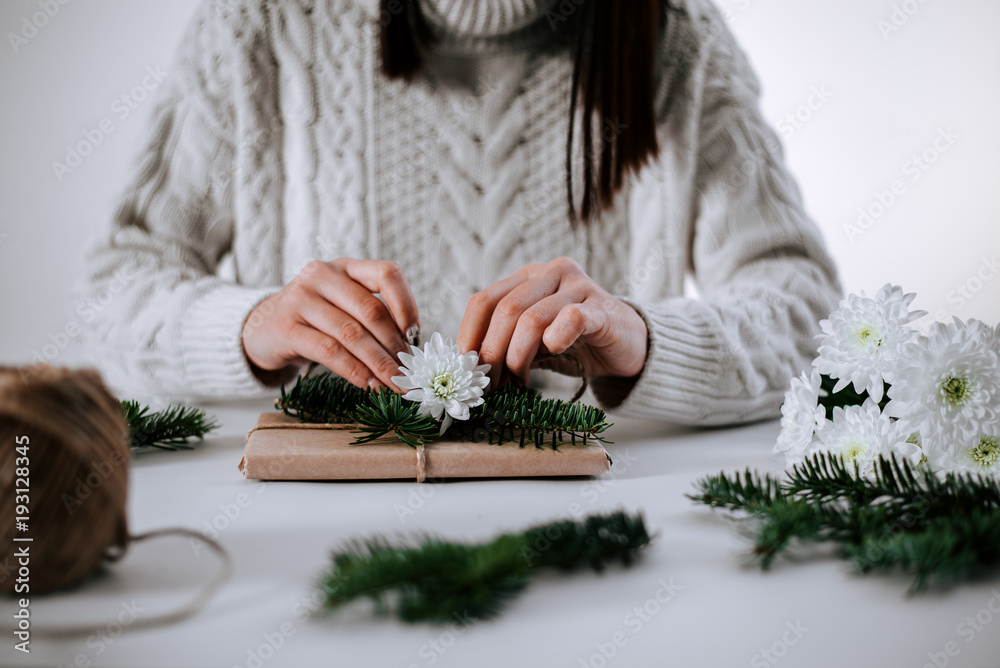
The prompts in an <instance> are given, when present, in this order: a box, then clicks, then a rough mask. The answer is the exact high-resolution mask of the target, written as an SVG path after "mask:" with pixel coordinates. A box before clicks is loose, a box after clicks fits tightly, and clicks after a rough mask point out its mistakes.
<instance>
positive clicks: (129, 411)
mask: <svg viewBox="0 0 1000 668" xmlns="http://www.w3.org/2000/svg"><path fill="white" fill-rule="evenodd" d="M120 405H121V409H122V415H123V416H124V417H125V423H126V424H127V425H128V431H129V442H130V444H131V446H132V447H133V448H159V449H160V450H180V449H183V450H191V449H193V448H192V446H191V444H190V439H192V438H197V439H202V438H204V437H205V434H207V433H208V432H210V431H212V430H213V429H218V427H219V425H218V424H216V422H215V421H214V420H211V419H209V418H208V417H206V415H205V412H204V411H202V410H200V409H198V408H194V407H192V406H168V407H167V408H165V409H164V410H162V411H157V412H153V413H151V412H150V407H149V406H143V405H141V404H140V403H139V402H137V401H132V400H126V401H122V402H120Z"/></svg>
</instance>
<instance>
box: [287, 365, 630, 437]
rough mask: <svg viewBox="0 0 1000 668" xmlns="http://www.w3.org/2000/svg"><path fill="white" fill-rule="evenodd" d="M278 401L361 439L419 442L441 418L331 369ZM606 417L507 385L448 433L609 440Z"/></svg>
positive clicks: (290, 412)
mask: <svg viewBox="0 0 1000 668" xmlns="http://www.w3.org/2000/svg"><path fill="white" fill-rule="evenodd" d="M274 405H275V408H279V409H281V410H282V411H283V412H284V413H285V414H286V415H289V416H291V417H294V418H296V419H298V420H301V421H302V422H312V423H342V424H350V423H357V424H359V425H361V427H360V429H359V431H360V432H361V433H363V434H364V435H363V436H359V437H358V439H357V440H355V444H363V443H369V442H371V441H373V440H375V439H377V438H381V437H382V436H385V435H387V434H395V435H396V436H397V437H398V438H399V439H400V440H401V441H403V442H404V443H406V444H407V445H410V446H412V447H416V446H418V445H423V444H424V443H425V442H426V441H427V440H429V439H432V438H434V437H436V436H437V434H438V422H437V421H436V420H433V419H431V418H429V417H426V416H420V415H419V414H418V404H416V403H415V402H410V401H407V400H405V399H403V398H402V396H401V395H398V394H395V393H392V392H387V391H376V390H362V389H359V388H357V387H354V386H353V385H351V384H350V383H349V382H348V381H346V380H345V379H343V378H341V377H339V376H335V375H333V374H332V373H330V372H329V371H324V372H323V373H321V374H317V375H315V376H304V377H301V378H299V380H298V382H297V383H296V384H295V386H294V387H292V388H291V390H288V391H287V392H286V390H285V386H284V385H282V386H281V396H280V397H279V398H278V399H277V401H275V404H274ZM605 418H606V416H605V414H604V411H602V410H600V409H599V408H595V407H593V406H588V405H585V404H581V403H579V402H572V403H571V402H565V401H560V400H558V399H543V398H542V397H541V395H540V394H539V392H538V390H536V389H534V388H530V387H512V386H510V385H507V386H504V387H502V388H500V389H498V390H496V391H495V392H492V393H490V394H488V395H486V397H484V402H483V403H482V404H480V405H479V406H476V407H475V408H473V409H472V410H471V411H470V415H469V419H468V420H456V421H455V422H453V423H452V425H451V427H449V428H448V431H447V432H445V436H446V437H449V438H461V439H465V440H469V441H484V440H485V441H488V442H489V443H491V444H493V443H495V444H497V445H502V444H504V443H510V442H517V443H518V445H520V446H521V447H524V446H525V445H527V444H528V443H531V444H533V445H534V446H535V447H536V448H542V447H546V446H548V447H552V448H558V447H559V445H561V444H562V443H565V442H566V441H569V442H570V443H571V444H573V445H576V444H577V443H578V442H579V443H580V444H581V445H586V444H587V441H588V440H597V441H601V442H604V443H607V442H608V441H606V440H605V439H604V438H603V436H602V435H601V434H603V433H604V431H605V430H607V429H608V427H610V426H611V425H610V423H608V422H607V420H606V419H605Z"/></svg>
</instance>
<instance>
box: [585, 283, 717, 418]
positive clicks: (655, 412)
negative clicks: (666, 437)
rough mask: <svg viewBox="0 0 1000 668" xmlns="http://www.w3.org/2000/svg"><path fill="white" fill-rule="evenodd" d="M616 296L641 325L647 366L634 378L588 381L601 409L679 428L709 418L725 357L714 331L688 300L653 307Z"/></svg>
mask: <svg viewBox="0 0 1000 668" xmlns="http://www.w3.org/2000/svg"><path fill="white" fill-rule="evenodd" d="M616 298H617V299H619V300H621V301H622V302H624V303H626V304H628V305H629V306H631V307H632V308H634V309H635V310H636V312H637V313H638V314H639V315H640V316H641V317H642V319H643V320H644V321H645V322H646V330H647V332H648V337H649V338H648V341H647V351H646V364H645V366H644V367H643V369H642V371H641V372H640V373H639V375H638V376H636V377H634V378H594V379H592V382H591V387H592V389H593V393H594V397H595V398H596V399H597V401H598V403H599V404H600V405H601V407H602V408H604V409H605V410H608V411H613V412H614V413H616V414H618V415H622V416H626V417H637V418H653V419H657V420H661V421H662V420H666V421H670V422H678V423H684V424H697V423H702V422H705V421H706V420H708V418H709V416H708V415H707V414H706V412H707V411H709V410H711V409H709V406H717V405H718V402H719V395H720V391H721V392H723V393H724V392H725V388H720V387H717V385H718V382H719V379H720V378H721V377H723V375H724V374H723V373H722V369H721V366H722V364H723V362H724V360H725V359H726V358H727V356H728V354H727V353H726V349H725V346H724V345H722V344H721V342H719V341H718V339H717V334H716V332H717V328H715V327H713V326H712V325H711V324H710V323H708V322H706V321H705V319H704V318H703V317H700V312H699V310H698V309H695V308H692V300H689V299H684V298H674V299H669V300H666V301H664V302H660V303H657V304H655V305H652V304H639V303H636V302H634V301H632V300H630V299H628V298H626V297H616ZM708 421H710V420H708Z"/></svg>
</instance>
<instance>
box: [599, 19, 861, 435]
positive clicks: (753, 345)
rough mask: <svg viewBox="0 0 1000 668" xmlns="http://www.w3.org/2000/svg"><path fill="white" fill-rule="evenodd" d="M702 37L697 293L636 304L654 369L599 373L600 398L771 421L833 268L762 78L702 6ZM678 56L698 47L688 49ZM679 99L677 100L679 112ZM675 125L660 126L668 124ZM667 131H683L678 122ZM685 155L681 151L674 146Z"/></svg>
mask: <svg viewBox="0 0 1000 668" xmlns="http://www.w3.org/2000/svg"><path fill="white" fill-rule="evenodd" d="M704 4H705V5H706V7H705V9H704V12H705V14H704V16H701V17H696V18H695V19H694V21H695V22H696V23H697V24H698V25H699V26H700V28H699V29H698V32H701V33H702V38H701V39H703V43H702V45H701V48H700V49H698V56H697V57H693V56H692V59H693V60H695V61H696V62H692V63H690V68H689V72H688V74H687V76H688V79H689V82H693V83H689V84H688V85H687V87H686V88H685V87H684V86H682V87H681V88H682V89H684V90H683V93H681V91H680V89H678V94H683V96H684V98H685V102H686V103H687V104H689V105H690V107H691V110H690V111H689V112H687V113H691V114H693V115H692V117H691V120H690V122H689V123H686V124H683V125H685V127H688V128H690V130H689V132H688V137H689V139H686V138H680V139H679V138H678V137H677V136H676V134H671V133H664V134H662V135H661V142H662V144H661V145H664V146H665V147H667V148H666V149H665V150H670V148H669V147H671V146H676V145H678V144H684V143H688V144H689V150H690V151H691V153H692V155H691V156H690V160H689V162H690V163H691V164H692V169H691V170H690V173H691V179H690V180H691V182H690V183H688V184H683V185H680V186H676V187H680V188H687V189H688V192H689V195H688V197H689V202H690V204H689V209H690V215H689V217H690V220H688V221H661V223H662V224H664V225H667V224H670V225H677V224H682V225H683V224H687V225H689V226H690V231H689V233H688V237H689V242H690V247H689V248H688V249H687V251H688V257H689V258H690V269H691V270H692V272H693V278H694V283H695V286H696V288H697V291H698V293H699V297H698V298H682V297H673V298H667V299H663V300H660V301H649V302H637V301H635V300H632V299H629V298H628V297H627V296H623V297H621V298H622V299H623V301H625V302H626V303H629V304H630V305H631V306H632V307H633V308H635V310H636V311H637V312H638V313H639V314H640V315H641V316H642V318H643V319H644V320H645V323H646V326H647V329H648V333H649V338H648V350H647V358H646V364H645V367H644V369H643V371H642V372H641V373H640V375H639V376H638V377H637V378H635V379H597V381H596V382H594V384H593V386H594V392H595V396H596V397H597V399H598V401H599V402H600V403H601V404H602V405H603V406H604V407H606V408H608V409H611V410H614V411H615V412H617V413H619V414H624V415H629V416H636V417H647V418H655V419H660V420H665V421H669V422H673V423H682V424H692V425H719V424H731V423H738V422H745V421H750V420H756V419H762V418H767V417H775V416H777V415H778V414H779V407H780V404H781V401H782V396H783V393H784V391H785V389H786V388H787V385H788V383H789V380H790V379H791V377H793V376H794V375H796V374H798V373H799V372H800V371H801V370H802V369H804V368H806V367H807V366H808V364H809V363H810V361H811V359H812V358H813V357H814V356H815V353H816V343H815V340H814V336H815V334H816V333H818V331H819V327H818V322H819V320H820V319H822V318H824V317H826V316H827V315H828V314H829V313H830V311H831V310H832V309H833V308H835V306H836V304H837V301H838V300H839V298H840V294H841V288H840V284H839V282H838V278H837V274H836V268H835V266H834V264H833V262H832V260H831V258H830V257H829V255H828V253H827V251H826V250H825V247H824V244H823V240H822V237H821V235H820V232H819V230H818V229H817V227H816V226H815V224H814V223H813V222H812V221H811V220H810V219H809V217H808V216H807V215H806V213H805V211H804V209H803V204H802V199H801V195H800V193H799V191H798V188H797V186H796V184H795V182H794V180H793V179H792V177H791V176H790V174H789V173H788V171H787V170H786V168H785V166H784V164H783V158H782V151H781V146H780V143H779V141H778V138H777V135H776V134H775V132H774V131H773V130H772V129H771V128H770V127H769V126H768V125H767V124H766V122H765V121H764V119H763V118H762V116H761V113H760V111H759V108H758V97H759V92H760V88H759V83H758V81H757V79H756V77H755V75H754V74H753V72H752V70H751V68H750V65H749V63H748V61H747V59H746V57H745V55H744V54H743V53H742V51H741V50H740V48H739V47H738V46H737V44H736V43H735V40H734V38H733V36H732V35H731V33H730V32H729V31H728V29H727V28H726V27H725V25H724V22H723V20H722V17H721V16H720V15H719V13H718V11H717V10H716V9H715V8H714V7H712V6H709V5H710V3H708V2H706V3H704ZM688 49H689V50H688V51H687V52H685V53H682V54H681V55H682V56H684V55H688V56H691V54H692V53H693V51H691V50H690V44H689V45H688ZM676 109H677V107H676V106H673V107H672V110H676ZM672 123H673V121H666V120H664V121H661V129H662V128H663V127H664V126H666V125H668V124H671V126H672V127H676V126H673V125H672ZM671 132H674V130H672V131H671ZM678 150H683V149H678Z"/></svg>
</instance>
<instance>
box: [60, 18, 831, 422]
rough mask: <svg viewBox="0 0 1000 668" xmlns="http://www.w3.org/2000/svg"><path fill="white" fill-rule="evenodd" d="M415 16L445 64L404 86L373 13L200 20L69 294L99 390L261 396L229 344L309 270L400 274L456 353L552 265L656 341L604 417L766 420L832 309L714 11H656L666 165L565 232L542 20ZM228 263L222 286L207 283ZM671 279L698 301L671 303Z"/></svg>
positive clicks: (808, 237) (557, 60) (745, 74)
mask: <svg viewBox="0 0 1000 668" xmlns="http://www.w3.org/2000/svg"><path fill="white" fill-rule="evenodd" d="M423 2H424V3H425V4H424V9H425V13H426V15H427V17H428V21H429V22H430V24H431V27H432V29H433V30H434V31H435V33H436V34H437V35H438V36H439V42H438V44H437V45H436V46H435V49H434V50H433V52H432V53H431V54H429V56H428V58H427V62H426V67H425V70H424V71H423V72H422V73H421V74H420V75H419V76H417V77H416V78H415V80H414V81H413V82H411V83H409V84H406V83H403V82H399V81H389V80H387V79H386V78H385V77H383V76H382V75H381V73H380V70H379V59H378V48H377V47H378V44H377V26H376V21H377V20H378V6H377V2H375V0H366V1H365V2H357V1H351V0H277V1H265V0H233V1H230V2H225V3H219V2H214V1H212V0H206V1H205V3H204V4H203V6H202V7H201V8H200V10H199V12H198V14H197V15H196V17H195V18H194V19H193V20H192V22H191V24H190V26H189V28H188V30H187V33H186V36H185V38H184V41H183V43H182V44H181V47H180V49H179V52H178V56H177V59H176V62H175V65H174V68H173V70H172V73H171V76H170V77H169V79H168V82H167V83H166V84H165V85H164V87H163V90H162V94H161V97H160V99H159V102H158V103H157V107H156V109H155V112H154V119H153V123H152V126H151V129H150V134H149V136H148V139H147V142H146V145H145V148H144V150H143V152H142V153H141V155H140V159H139V162H138V164H137V169H136V176H135V178H134V180H133V182H132V183H131V184H130V185H129V187H128V188H127V190H126V192H125V193H124V196H123V198H122V201H121V205H120V206H119V208H118V209H117V211H116V214H115V216H114V219H113V221H112V228H111V230H110V232H109V234H108V236H107V237H106V238H105V240H104V241H102V242H101V243H100V244H98V245H97V246H95V247H94V248H93V249H91V250H90V252H89V253H88V256H87V259H86V275H85V277H84V280H82V281H81V283H80V285H79V292H80V295H79V296H80V297H81V298H83V299H93V300H96V301H97V303H104V304H106V305H105V306H103V307H102V308H101V309H100V310H99V311H98V313H97V316H96V317H95V318H93V319H92V321H91V322H89V323H87V329H86V332H85V337H84V338H85V339H86V341H87V343H88V347H89V350H90V351H91V352H92V354H93V355H94V360H95V362H96V363H97V364H98V365H99V366H100V368H101V369H102V370H103V371H104V373H105V376H106V378H107V379H108V381H109V383H110V384H111V385H112V387H113V388H115V389H116V391H118V392H119V393H120V394H122V395H127V396H135V397H147V396H151V395H158V396H161V397H166V398H169V399H175V400H176V399H187V400H193V399H201V398H237V397H246V396H260V395H265V394H266V395H273V393H274V388H268V387H265V386H264V385H263V384H262V383H261V382H260V381H259V380H258V379H257V378H256V377H255V376H254V375H253V373H252V372H251V370H250V368H249V365H248V363H247V360H246V357H245V355H244V354H243V351H242V347H241V345H240V332H241V331H242V327H243V324H244V322H245V320H246V318H247V316H248V315H249V314H250V313H251V311H252V310H253V308H254V306H256V305H257V304H258V303H259V302H260V301H261V300H263V299H264V298H266V297H267V296H269V295H271V294H274V293H275V292H277V291H278V290H279V289H280V288H281V286H282V285H284V284H285V283H287V282H288V281H289V280H291V279H292V278H293V277H294V276H296V275H297V273H298V272H299V271H300V270H301V269H302V267H304V266H305V264H307V263H308V262H309V261H310V260H313V259H321V260H332V259H335V258H337V257H343V256H349V257H358V258H377V259H389V260H394V261H396V262H398V263H399V264H400V265H401V267H402V268H403V271H404V273H405V275H406V276H407V279H408V280H409V282H410V283H411V286H412V287H413V291H414V294H415V296H416V298H417V303H418V306H419V308H420V318H421V324H422V326H423V329H424V331H425V332H430V331H434V330H439V331H442V332H444V333H446V334H451V335H455V334H457V331H458V325H459V323H460V322H461V318H462V314H463V312H464V310H465V306H466V304H467V302H468V299H469V297H470V296H471V295H472V294H473V293H474V292H475V291H476V290H479V289H482V288H484V287H486V286H487V285H489V284H491V283H493V282H495V281H497V280H499V279H501V278H503V277H505V276H507V275H509V274H511V273H513V272H514V271H516V270H517V269H519V268H520V267H521V266H523V265H524V264H527V263H530V262H547V261H549V260H552V259H554V258H555V257H558V256H561V255H566V256H570V257H572V258H574V259H576V260H577V261H578V262H579V263H580V264H581V266H583V267H584V269H585V270H586V271H587V272H588V274H589V275H590V276H591V277H592V278H593V279H594V280H595V281H597V282H598V283H599V284H601V285H602V286H604V287H605V288H606V289H607V290H609V291H610V292H611V293H612V294H614V295H616V296H618V297H619V298H621V299H623V300H624V301H626V302H627V303H629V304H631V305H632V306H633V307H634V308H635V309H636V311H637V312H638V313H639V314H640V315H641V316H642V317H643V318H644V320H645V321H646V324H647V327H648V330H649V352H648V356H647V360H646V365H645V368H644V370H643V372H642V373H641V374H640V376H639V377H638V378H637V379H611V378H601V379H593V387H594V391H595V395H596V396H597V398H598V400H599V401H600V402H601V403H602V404H603V405H604V406H605V407H607V408H613V409H615V410H617V411H618V412H620V413H622V414H627V415H635V416H645V417H653V418H656V419H662V420H670V421H675V422H686V423H696V424H718V423H725V422H736V421H743V420H751V419H756V418H761V417H767V416H773V415H776V414H777V408H778V404H779V403H780V397H781V393H782V392H783V390H784V387H785V385H786V384H787V382H788V379H789V378H790V377H791V376H792V375H794V374H795V373H797V371H798V370H799V369H800V368H803V367H804V366H805V365H806V364H808V360H809V359H810V357H811V354H812V353H813V352H814V342H813V340H812V335H813V334H814V333H815V332H816V329H817V325H816V323H817V321H818V319H819V318H821V317H823V316H825V315H826V313H828V312H829V310H830V309H831V308H833V306H834V305H835V304H836V301H837V299H838V298H839V295H840V288H839V285H838V283H837V278H836V272H835V269H834V267H833V265H832V263H831V261H830V259H829V257H828V255H827V253H826V251H825V250H824V248H823V244H822V240H821V238H820V235H819V233H818V231H817V229H816V228H815V226H814V225H813V223H812V222H811V221H810V220H809V219H808V217H807V216H806V215H805V213H804V212H803V210H802V204H801V198H800V195H799V193H798V190H797V188H796V186H795V183H794V181H793V180H792V179H791V177H790V176H789V175H788V173H787V171H786V170H785V168H784V166H783V163H782V155H781V148H780V143H779V142H778V139H777V136H776V135H775V133H774V132H773V131H772V130H771V129H770V128H769V127H768V126H767V125H766V124H765V123H764V122H763V120H762V118H761V116H760V113H759V110H758V108H757V97H758V95H759V85H758V82H757V80H756V78H755V77H754V75H753V73H752V71H751V69H750V67H749V64H748V63H747V61H746V59H745V57H744V56H743V54H742V52H741V51H740V50H739V48H738V47H737V46H736V44H735V42H734V40H733V38H732V36H731V35H730V33H729V32H728V30H727V28H726V27H725V23H724V21H723V20H722V17H721V16H720V14H719V12H718V11H717V9H716V8H715V7H714V6H713V5H711V4H710V2H709V0H686V1H685V2H674V3H671V4H672V5H673V6H674V8H672V9H670V10H668V11H669V29H668V31H667V34H666V35H665V36H664V37H663V39H662V40H661V52H660V61H661V65H660V68H659V70H658V84H657V91H656V95H657V97H656V101H657V109H658V133H659V138H660V145H661V148H662V153H661V156H660V159H659V160H658V161H657V162H656V163H655V164H653V165H650V166H649V167H648V168H646V169H645V170H644V171H643V173H642V174H641V175H640V177H639V178H638V179H632V180H630V181H629V183H627V185H626V188H625V190H624V191H623V192H622V193H621V195H620V196H619V197H618V199H617V200H616V206H615V208H614V209H613V210H611V211H608V212H605V213H604V214H603V215H602V217H601V218H600V219H599V220H597V221H594V222H593V223H592V224H590V225H587V226H576V227H572V226H570V224H569V223H568V222H567V220H566V203H565V183H566V173H565V169H566V166H565V155H564V151H565V142H566V135H567V130H568V109H569V91H570V88H569V86H570V77H571V74H572V59H571V57H570V53H569V50H568V48H567V45H566V43H565V41H564V40H563V39H561V37H560V35H559V34H558V31H556V32H554V31H553V30H552V29H551V26H550V24H549V21H548V20H547V18H546V16H545V14H546V12H549V11H553V10H554V6H555V3H554V2H553V0H488V1H486V2H465V1H461V2H460V1H459V0H423ZM614 120H615V119H602V125H601V128H598V131H600V130H601V129H602V128H603V127H604V125H605V122H611V123H613V122H614ZM625 131H627V129H626V130H625ZM574 150H576V151H577V152H579V147H574ZM577 157H578V158H579V155H577ZM579 165H580V160H579V159H577V160H575V161H574V170H576V169H577V168H578V167H579ZM574 182H575V183H579V182H580V175H579V174H578V173H576V172H575V173H574ZM227 252H228V253H231V254H232V257H233V264H234V266H235V280H228V279H226V278H223V277H221V276H219V275H217V270H218V267H219V263H220V260H221V259H222V257H223V256H224V255H225V254H226V253H227ZM689 274H690V276H691V277H692V278H693V280H694V284H695V286H696V287H697V289H698V290H699V292H700V297H699V298H698V299H690V298H685V297H684V296H683V294H684V281H685V276H686V275H689ZM108 294H110V295H111V297H110V299H108V298H106V297H105V296H106V295H108Z"/></svg>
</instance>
